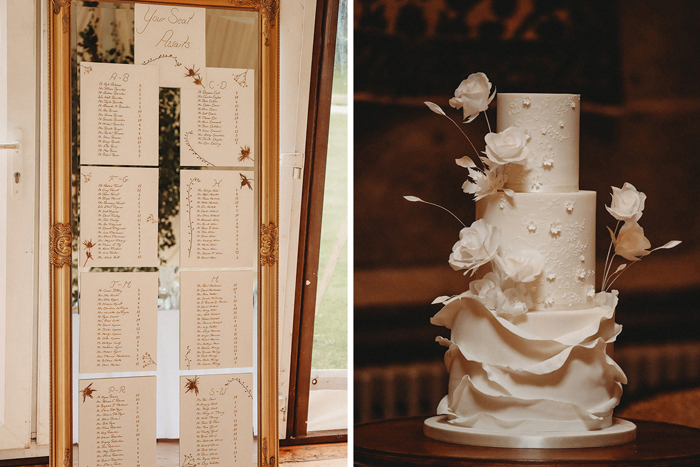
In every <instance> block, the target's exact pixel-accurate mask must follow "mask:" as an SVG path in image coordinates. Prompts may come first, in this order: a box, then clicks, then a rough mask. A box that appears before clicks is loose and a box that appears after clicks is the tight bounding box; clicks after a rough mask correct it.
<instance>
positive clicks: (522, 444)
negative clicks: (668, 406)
mask: <svg viewBox="0 0 700 467" xmlns="http://www.w3.org/2000/svg"><path fill="white" fill-rule="evenodd" d="M423 433H424V434H425V435H426V436H427V437H429V438H433V439H436V440H438V441H445V442H448V443H453V444H467V445H470V446H488V447H494V448H537V449H562V448H595V447H602V446H615V445H617V444H625V443H629V442H630V441H634V439H635V437H636V436H637V426H636V425H635V424H634V423H632V422H630V421H627V420H623V419H621V418H613V424H612V425H611V426H609V427H608V428H603V429H601V430H594V431H580V432H531V433H496V432H493V431H484V430H476V429H474V428H467V427H462V426H455V425H451V424H450V423H448V422H447V416H446V415H438V416H435V417H431V418H429V419H427V420H426V421H425V423H424V424H423Z"/></svg>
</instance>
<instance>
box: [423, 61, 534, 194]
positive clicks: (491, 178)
mask: <svg viewBox="0 0 700 467" xmlns="http://www.w3.org/2000/svg"><path fill="white" fill-rule="evenodd" d="M495 96H496V90H495V88H494V91H493V93H491V83H490V82H489V79H488V78H487V77H486V75H485V74H484V73H473V74H471V75H469V77H468V78H467V79H465V80H464V81H462V82H461V83H460V85H459V87H458V88H457V89H456V90H455V96H454V97H453V98H452V99H450V101H449V104H450V106H452V107H454V108H455V109H462V112H463V114H464V122H465V123H470V122H472V121H473V120H474V119H475V118H476V117H478V116H479V113H481V112H485V111H486V109H488V107H489V104H490V103H491V101H492V100H493V98H494V97H495ZM425 105H427V106H428V108H429V109H430V110H432V111H433V112H435V113H436V114H438V115H442V116H444V117H446V118H448V119H450V120H451V121H452V123H454V124H455V125H457V123H456V122H455V121H454V120H452V119H451V118H450V117H448V116H447V114H446V113H445V112H444V111H443V110H442V108H441V107H440V106H439V105H437V104H435V103H433V102H426V103H425ZM484 116H486V113H484ZM486 121H487V123H488V117H486ZM488 125H489V130H491V124H490V123H488ZM462 134H463V135H464V137H465V138H467V140H468V141H469V143H470V144H471V146H472V148H474V151H475V152H476V159H472V158H471V157H469V156H465V157H462V158H461V159H457V160H456V162H457V165H459V166H460V167H464V168H466V169H467V170H468V171H469V175H468V179H467V181H465V182H464V184H463V185H462V190H463V191H464V192H465V193H469V194H472V195H474V201H478V200H480V199H482V198H484V197H486V196H488V195H491V194H493V193H496V192H498V191H503V192H504V193H506V194H507V195H509V196H512V194H513V191H512V190H509V189H504V188H503V186H504V185H505V182H506V173H505V169H504V167H505V166H506V165H507V164H524V163H525V162H526V161H527V158H528V157H530V155H531V150H530V148H528V146H527V142H528V141H529V140H530V135H528V134H527V131H526V130H524V129H523V128H520V127H516V126H511V127H508V128H506V129H505V130H503V131H501V132H499V133H492V132H490V131H489V133H488V134H487V135H486V136H485V137H484V142H485V143H486V148H485V150H484V151H483V152H482V154H484V156H485V157H484V156H482V155H480V154H479V152H478V151H477V150H476V147H475V146H474V144H472V142H471V140H469V137H468V136H467V135H466V134H465V133H464V132H462ZM475 160H476V161H478V162H479V165H480V166H479V165H477V164H476V162H475Z"/></svg>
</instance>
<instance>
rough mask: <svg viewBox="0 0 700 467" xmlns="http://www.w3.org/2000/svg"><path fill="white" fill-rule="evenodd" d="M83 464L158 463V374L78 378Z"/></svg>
mask: <svg viewBox="0 0 700 467" xmlns="http://www.w3.org/2000/svg"><path fill="white" fill-rule="evenodd" d="M78 386H79V391H80V392H79V394H78V411H79V435H78V438H79V439H78V445H79V455H80V465H85V466H95V467H98V466H99V467H121V466H130V467H151V466H154V465H156V378H155V376H148V377H138V378H107V379H92V380H84V379H81V380H80V381H79V382H78Z"/></svg>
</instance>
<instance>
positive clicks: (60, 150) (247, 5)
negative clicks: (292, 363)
mask: <svg viewBox="0 0 700 467" xmlns="http://www.w3.org/2000/svg"><path fill="white" fill-rule="evenodd" d="M110 1H112V2H120V3H131V2H125V1H124V0H110ZM141 3H155V4H163V3H168V4H173V5H182V6H197V7H210V8H223V9H237V10H245V11H255V12H258V13H259V14H258V22H259V25H258V30H259V31H260V34H259V37H258V41H259V50H260V55H259V63H258V65H259V69H260V70H261V72H260V73H259V76H258V78H257V79H258V86H259V89H260V92H259V101H258V108H259V109H260V112H259V115H260V118H259V121H258V125H259V128H260V132H259V134H260V141H259V144H260V146H259V147H260V148H261V151H260V153H259V154H260V157H259V163H260V165H259V174H260V175H259V176H258V177H259V181H258V183H259V191H258V193H259V194H258V197H259V199H258V206H259V208H258V216H259V217H258V218H259V220H260V226H259V229H258V236H259V244H260V251H259V254H258V262H259V268H258V465H259V466H265V467H267V466H274V465H276V464H277V459H278V454H277V453H278V446H279V442H278V426H277V423H278V420H277V417H278V416H277V413H278V412H277V371H278V370H277V368H278V360H277V335H278V334H277V333H278V331H277V327H278V316H277V310H278V227H277V226H278V218H279V212H278V210H279V209H278V204H279V193H278V191H279V190H278V186H279V181H278V178H279V173H278V172H279V165H278V154H279V2H278V0H205V1H198V2H194V1H184V0H170V1H168V2H154V1H148V0H145V1H142V2H141ZM49 10H50V11H49V17H50V20H49V69H50V73H49V80H50V84H49V99H50V104H49V109H50V110H49V112H50V125H49V127H50V129H49V131H50V143H49V146H50V168H49V171H50V176H49V181H50V187H49V193H50V199H49V216H50V217H49V223H50V226H51V227H50V229H51V231H50V263H51V271H50V274H49V277H50V300H51V310H50V320H51V323H50V329H51V331H50V336H51V342H50V348H51V375H50V380H51V411H50V412H51V447H50V465H51V466H53V467H70V466H72V465H73V460H72V446H73V434H72V423H73V422H72V407H71V405H72V403H71V398H72V394H71V391H72V388H71V360H72V355H71V283H72V277H71V274H72V270H71V264H72V256H71V255H72V246H71V245H72V236H73V232H72V227H71V225H72V224H71V212H72V210H71V120H72V119H71V44H70V38H71V35H70V24H71V2H70V0H50V2H49ZM223 47H226V45H223Z"/></svg>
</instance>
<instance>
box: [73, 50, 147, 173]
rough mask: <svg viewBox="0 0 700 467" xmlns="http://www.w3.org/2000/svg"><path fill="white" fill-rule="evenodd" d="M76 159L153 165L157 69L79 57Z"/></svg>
mask: <svg viewBox="0 0 700 467" xmlns="http://www.w3.org/2000/svg"><path fill="white" fill-rule="evenodd" d="M78 71H79V74H80V162H81V164H97V165H158V70H155V69H154V68H153V67H145V66H137V65H118V64H112V63H92V62H82V63H81V64H80V66H79V70H78Z"/></svg>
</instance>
